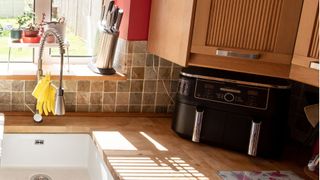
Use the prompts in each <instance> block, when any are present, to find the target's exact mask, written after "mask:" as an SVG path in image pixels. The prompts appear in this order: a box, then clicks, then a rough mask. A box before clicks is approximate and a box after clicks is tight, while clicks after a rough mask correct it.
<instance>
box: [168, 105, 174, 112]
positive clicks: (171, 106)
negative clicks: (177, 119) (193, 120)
mask: <svg viewBox="0 0 320 180" xmlns="http://www.w3.org/2000/svg"><path fill="white" fill-rule="evenodd" d="M174 110H175V105H169V106H168V111H167V112H168V113H173V112H174Z"/></svg>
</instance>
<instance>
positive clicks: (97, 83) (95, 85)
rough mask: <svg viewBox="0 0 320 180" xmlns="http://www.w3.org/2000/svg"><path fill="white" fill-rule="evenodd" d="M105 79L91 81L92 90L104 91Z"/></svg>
mask: <svg viewBox="0 0 320 180" xmlns="http://www.w3.org/2000/svg"><path fill="white" fill-rule="evenodd" d="M102 91H103V81H91V92H102Z"/></svg>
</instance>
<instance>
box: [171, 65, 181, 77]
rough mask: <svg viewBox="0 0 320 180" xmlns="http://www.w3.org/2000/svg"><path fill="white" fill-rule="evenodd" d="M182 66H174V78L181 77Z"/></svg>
mask: <svg viewBox="0 0 320 180" xmlns="http://www.w3.org/2000/svg"><path fill="white" fill-rule="evenodd" d="M181 69H182V68H181V67H174V68H173V69H172V79H179V78H180V72H181Z"/></svg>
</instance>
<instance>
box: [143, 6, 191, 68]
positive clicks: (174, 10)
mask: <svg viewBox="0 0 320 180" xmlns="http://www.w3.org/2000/svg"><path fill="white" fill-rule="evenodd" d="M193 9H194V0H153V1H152V3H151V13H150V21H149V37H148V51H149V52H150V53H152V54H155V55H158V56H160V57H162V58H165V59H167V60H170V61H172V62H174V63H176V64H179V65H181V66H186V65H187V59H188V56H189V47H190V43H191V41H190V38H191V32H192V20H193V12H194V10H193Z"/></svg>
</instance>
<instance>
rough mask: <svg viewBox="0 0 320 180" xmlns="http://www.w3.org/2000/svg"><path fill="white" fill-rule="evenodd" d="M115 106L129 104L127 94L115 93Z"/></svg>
mask: <svg viewBox="0 0 320 180" xmlns="http://www.w3.org/2000/svg"><path fill="white" fill-rule="evenodd" d="M116 96H117V98H116V104H117V105H119V104H121V105H123V104H126V105H127V104H129V93H117V95H116Z"/></svg>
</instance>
